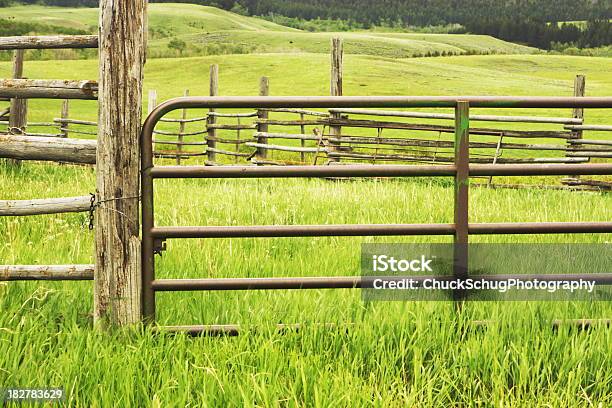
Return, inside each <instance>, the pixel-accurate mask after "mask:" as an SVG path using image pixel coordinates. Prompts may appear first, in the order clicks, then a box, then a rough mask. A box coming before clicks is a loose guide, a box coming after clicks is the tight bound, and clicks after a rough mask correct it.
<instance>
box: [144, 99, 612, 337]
mask: <svg viewBox="0 0 612 408" xmlns="http://www.w3.org/2000/svg"><path fill="white" fill-rule="evenodd" d="M411 107H415V108H428V107H429V108H436V107H441V108H442V107H448V108H454V109H455V116H454V118H455V127H454V128H452V129H451V131H454V132H455V141H454V144H453V147H454V149H455V155H454V163H453V164H452V165H446V166H440V165H436V166H411V165H404V166H389V165H383V166H374V165H348V166H291V167H261V166H222V167H205V166H192V167H175V166H165V167H154V165H153V146H152V140H153V133H154V129H155V125H156V124H157V123H158V122H159V121H160V120H161V119H162V118H163V116H164V115H165V114H167V113H169V112H171V111H173V110H177V109H189V108H201V109H223V108H249V109H258V110H261V109H272V108H280V109H296V108H299V109H305V108H326V109H330V108H334V109H346V108H360V109H361V108H411ZM470 108H612V98H611V97H574V98H556V97H497V96H459V97H446V96H440V97H439V96H423V97H395V96H384V97H269V96H266V97H183V98H176V99H173V100H170V101H167V102H164V103H162V104H161V105H159V106H158V107H157V108H155V109H154V110H153V112H152V113H151V114H150V115H149V117H148V118H147V119H146V121H145V123H144V125H143V130H142V145H141V148H142V161H141V163H142V169H141V170H142V171H141V177H142V179H141V183H142V196H143V197H142V265H143V276H142V278H143V280H142V285H143V299H142V304H143V315H144V316H145V320H146V321H148V322H154V321H155V293H156V291H175V290H249V289H305V288H313V289H314V288H342V287H347V288H349V287H358V286H359V285H361V282H362V281H361V278H359V277H326V278H325V277H324V278H317V277H306V278H256V279H190V280H181V279H178V280H177V279H165V280H164V279H162V280H156V279H155V258H154V256H155V253H157V252H159V251H161V250H163V249H164V245H163V241H164V240H165V239H171V238H229V237H244V238H247V237H305V236H370V235H372V236H379V235H380V236H401V235H452V236H453V237H454V244H455V245H454V263H453V277H455V278H466V277H468V276H469V275H468V252H467V244H468V237H469V235H470V234H578V233H612V222H607V221H606V222H544V223H529V222H527V223H469V222H468V192H469V177H470V176H552V175H567V174H572V175H610V174H612V165H610V164H493V165H490V164H473V165H470V163H469V137H468V136H469V119H470V112H469V109H470ZM288 177H319V178H320V177H453V178H454V183H455V189H454V220H453V221H454V222H453V223H449V224H382V225H376V224H375V225H359V224H357V225H280V226H278V225H261V226H257V225H256V226H187V227H159V226H158V227H156V226H155V223H154V211H153V208H154V202H153V192H154V189H153V184H154V180H155V179H162V178H165V179H169V178H288ZM572 276H574V275H563V279H570V278H571V277H572ZM575 276H581V277H585V276H590V277H592V278H593V279H596V280H598V281H605V282H607V283H610V282H611V277H610V276H609V274H602V275H600V276H591V275H575ZM546 278H548V279H551V278H554V276H547V277H546ZM460 296H461V295H460ZM458 299H463V298H462V297H459V298H458ZM181 327H183V328H187V330H188V331H189V330H190V329H189V327H191V328H192V329H193V330H192V331H194V332H197V331H199V330H200V329H202V330H208V327H209V326H181ZM217 329H219V330H216V329H214V328H213V332H229V333H235V332H236V330H237V329H236V327H235V326H231V327H229V326H228V327H221V326H219V327H217ZM226 329H227V330H226Z"/></svg>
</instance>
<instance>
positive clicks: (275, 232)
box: [150, 222, 612, 239]
mask: <svg viewBox="0 0 612 408" xmlns="http://www.w3.org/2000/svg"><path fill="white" fill-rule="evenodd" d="M468 232H469V234H473V235H490V234H498V235H504V234H584V233H612V222H519V223H472V224H469V225H468ZM454 234H455V224H373V225H372V224H365V225H364V224H340V225H254V226H216V227H155V228H153V229H152V230H150V236H151V237H153V238H157V239H172V238H288V237H329V236H339V237H340V236H342V237H351V236H403V235H454Z"/></svg>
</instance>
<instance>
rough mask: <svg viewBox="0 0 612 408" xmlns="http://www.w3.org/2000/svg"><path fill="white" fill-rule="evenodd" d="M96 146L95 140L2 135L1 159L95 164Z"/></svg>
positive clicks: (0, 137)
mask: <svg viewBox="0 0 612 408" xmlns="http://www.w3.org/2000/svg"><path fill="white" fill-rule="evenodd" d="M96 146H97V143H96V141H95V140H84V139H67V138H61V137H36V136H22V135H0V157H2V158H9V159H19V160H43V161H56V162H66V163H80V164H95V163H96Z"/></svg>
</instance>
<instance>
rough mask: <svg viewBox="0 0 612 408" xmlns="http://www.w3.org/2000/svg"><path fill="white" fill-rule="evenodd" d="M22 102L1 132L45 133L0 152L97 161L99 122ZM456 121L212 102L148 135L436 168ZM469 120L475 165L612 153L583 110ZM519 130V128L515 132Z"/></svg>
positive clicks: (189, 143)
mask: <svg viewBox="0 0 612 408" xmlns="http://www.w3.org/2000/svg"><path fill="white" fill-rule="evenodd" d="M23 44H25V42H22V45H23ZM71 44H77V45H79V46H83V45H88V46H91V45H93V41H92V40H91V39H87V41H80V42H78V41H74V40H73V41H72V42H71ZM6 47H7V45H5V46H4V48H5V49H6ZM0 48H2V44H1V43H0ZM342 48H343V47H342V42H341V41H339V40H335V41H332V49H331V68H332V69H331V81H330V84H331V85H330V92H331V94H332V96H341V95H342V92H343V91H342V81H343V53H342ZM21 51H23V50H17V51H16V53H15V63H14V78H20V77H21V75H22V74H23V53H22V52H21ZM95 87H96V85H95V84H94V83H91V84H89V85H86V84H81V88H82V90H83V91H82V92H81V93H82V94H83V95H81V97H82V99H86V95H85V94H86V92H85V89H87V88H91V89H92V90H93V89H95ZM585 89H586V78H585V76H583V75H577V76H576V78H575V80H574V91H573V94H574V96H575V97H583V96H585ZM77 92H78V91H77ZM209 94H210V96H218V95H219V67H218V65H212V66H211V67H210V84H209ZM188 95H189V90H185V91H184V96H188ZM259 95H260V96H268V95H270V81H269V79H268V78H266V77H262V78H261V80H260V84H259ZM26 102H27V100H26V99H14V100H12V102H11V107H12V108H13V110H14V112H13V114H10V109H9V112H6V114H8V118H9V119H6V118H7V116H5V117H4V118H5V121H4V122H3V120H2V117H0V124H1V123H6V124H7V125H8V130H7V134H8V135H10V136H14V135H21V136H25V137H33V138H38V137H49V138H51V139H48V140H43V139H15V138H7V137H4V138H3V143H2V144H0V157H13V158H17V159H32V160H55V161H66V162H70V163H81V164H94V162H95V157H94V156H95V142H93V141H92V140H91V138H95V137H96V135H97V133H98V130H97V123H96V122H95V121H90V120H82V119H77V118H71V117H70V107H69V101H68V100H64V102H63V104H62V108H61V112H60V115H59V117H57V118H54V119H53V121H49V122H38V123H37V122H31V123H28V122H27V119H25V118H26V116H27V103H26ZM156 105H157V92H156V91H155V90H150V91H149V95H148V112H149V113H150V112H151V111H152V110H153V109H154V108H155V107H156ZM20 106H22V107H21V108H20ZM0 113H2V112H0ZM452 120H454V115H453V114H452V113H440V112H422V111H419V112H411V111H405V110H380V109H378V110H375V109H363V108H339V107H335V108H330V109H327V110H326V111H321V110H313V109H301V108H286V107H285V108H277V109H257V110H247V111H241V112H223V113H222V112H216V111H215V109H214V108H211V109H209V110H208V112H205V113H204V114H202V115H199V116H195V117H189V115H188V110H187V109H182V110H181V111H180V115H179V116H178V117H172V118H163V119H162V120H161V121H160V126H159V127H158V128H157V129H156V130H155V133H154V134H155V136H156V137H155V138H154V143H155V149H154V153H155V157H157V158H162V159H173V160H175V161H176V164H177V165H180V164H181V163H183V162H188V161H191V162H193V161H195V162H196V163H200V162H201V161H202V160H203V162H204V163H205V164H206V165H211V166H212V165H230V164H231V165H245V164H254V165H305V164H323V165H324V164H330V163H333V164H337V163H343V164H346V163H371V164H389V163H396V164H397V163H418V164H425V165H437V164H445V163H451V162H452V161H453V151H454V145H453V143H454V141H453V139H452V137H451V136H452V134H453V133H454V131H455V129H454V127H453V126H452V124H451V123H452ZM470 120H471V121H472V122H479V123H483V124H484V125H479V126H474V127H473V129H472V135H473V138H472V140H471V142H470V148H471V152H472V154H471V155H470V162H471V163H475V164H476V163H480V164H484V163H491V164H520V163H562V164H572V163H586V162H606V161H609V160H610V159H612V142H611V141H610V140H607V139H602V138H601V137H596V138H585V133H586V132H597V133H596V134H597V135H601V134H602V132H612V125H589V124H586V123H585V115H584V109H582V108H573V109H572V112H571V117H550V116H516V115H515V116H504V115H473V116H472V117H471V118H470ZM445 122H446V123H445ZM507 125H512V126H507ZM517 126H518V127H520V129H516V127H517ZM531 127H537V128H536V129H532V128H531ZM525 128H526V129H527V130H525ZM32 129H34V130H36V131H34V130H32ZM0 133H1V132H0ZM71 134H74V135H77V136H79V135H85V136H86V137H87V139H77V141H76V142H72V141H67V140H64V141H61V140H59V139H60V138H64V139H65V138H67V137H68V136H69V135H71ZM0 137H1V134H0ZM51 142H53V143H54V145H53V146H51ZM74 149H78V151H79V154H78V155H74V154H71V150H74ZM63 152H66V153H67V154H62V153H63ZM199 159H202V160H199ZM483 179H484V182H483V183H481V184H483V185H487V186H491V187H527V186H529V187H534V186H535V187H538V186H539V187H544V188H570V189H572V190H574V189H577V190H596V191H601V190H611V189H612V182H610V180H609V179H602V180H598V179H592V178H588V179H585V178H581V177H579V176H578V175H575V174H571V173H569V172H568V173H567V174H566V175H565V177H564V178H563V179H562V180H561V182H562V185H561V186H560V185H546V186H544V185H539V184H532V183H530V184H527V185H525V184H507V183H506V184H503V183H499V182H497V183H496V182H494V180H493V177H485V178H483Z"/></svg>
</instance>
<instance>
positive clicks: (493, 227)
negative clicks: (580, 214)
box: [469, 222, 612, 235]
mask: <svg viewBox="0 0 612 408" xmlns="http://www.w3.org/2000/svg"><path fill="white" fill-rule="evenodd" d="M469 232H470V234H474V235H489V234H499V235H503V234H590V233H595V234H606V233H608V234H609V233H612V222H511V223H489V224H470V225H469Z"/></svg>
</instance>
